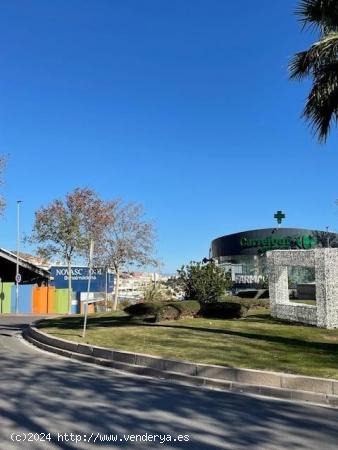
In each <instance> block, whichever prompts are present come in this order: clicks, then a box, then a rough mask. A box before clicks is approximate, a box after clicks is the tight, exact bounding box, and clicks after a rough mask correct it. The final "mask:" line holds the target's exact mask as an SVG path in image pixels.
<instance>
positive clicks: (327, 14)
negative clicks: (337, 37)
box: [295, 0, 338, 34]
mask: <svg viewBox="0 0 338 450" xmlns="http://www.w3.org/2000/svg"><path fill="white" fill-rule="evenodd" d="M295 13H296V14H297V15H298V16H299V17H300V21H301V22H302V23H303V26H304V27H306V26H314V27H316V28H319V29H320V30H321V32H322V33H323V34H325V33H327V32H329V31H335V30H337V29H338V2H337V0H301V1H300V2H299V5H298V7H297V8H296V10H295Z"/></svg>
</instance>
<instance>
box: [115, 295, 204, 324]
mask: <svg viewBox="0 0 338 450" xmlns="http://www.w3.org/2000/svg"><path fill="white" fill-rule="evenodd" d="M124 311H125V312H126V313H127V314H129V315H130V316H133V317H140V318H145V317H155V320H156V321H160V320H176V319H179V318H181V317H190V316H195V315H196V314H198V312H199V311H200V304H199V302H198V301H196V300H182V301H176V302H165V303H164V302H161V303H159V302H157V303H155V302H144V303H136V304H135V305H131V306H128V307H127V308H125V309H124Z"/></svg>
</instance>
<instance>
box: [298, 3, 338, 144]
mask: <svg viewBox="0 0 338 450" xmlns="http://www.w3.org/2000/svg"><path fill="white" fill-rule="evenodd" d="M296 14H297V15H298V16H299V17H300V21H301V23H302V25H303V29H304V28H309V27H311V28H313V29H315V31H316V32H317V33H318V40H317V41H316V42H315V43H314V44H313V45H312V46H311V47H310V48H309V49H308V50H305V51H302V52H299V53H296V54H295V56H294V57H293V59H292V60H291V62H290V66H289V72H290V78H291V79H298V80H302V79H303V78H306V77H310V78H312V88H311V90H310V93H309V95H308V97H307V100H306V104H305V109H304V112H303V116H304V117H305V119H306V120H307V121H308V122H309V123H310V125H311V126H312V128H313V129H314V132H315V134H317V135H318V139H319V141H320V142H325V141H326V139H327V137H328V134H329V131H330V125H331V123H332V122H335V123H337V119H338V59H337V51H338V2H337V0H301V1H299V5H298V8H297V10H296Z"/></svg>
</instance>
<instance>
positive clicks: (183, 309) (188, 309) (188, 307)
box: [170, 300, 201, 317]
mask: <svg viewBox="0 0 338 450" xmlns="http://www.w3.org/2000/svg"><path fill="white" fill-rule="evenodd" d="M170 305H175V306H176V307H177V308H178V309H179V310H180V313H181V315H182V316H183V317H189V316H196V315H197V314H198V313H199V312H200V310H201V305H200V302H198V301H197V300H182V301H180V302H171V303H170Z"/></svg>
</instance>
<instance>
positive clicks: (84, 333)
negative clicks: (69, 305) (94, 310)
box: [82, 239, 94, 339]
mask: <svg viewBox="0 0 338 450" xmlns="http://www.w3.org/2000/svg"><path fill="white" fill-rule="evenodd" d="M93 252H94V241H93V240H92V239H91V240H90V248H89V264H88V268H89V270H88V272H89V273H88V286H87V301H86V302H83V307H84V323H83V334H82V337H83V339H84V338H85V337H86V328H87V317H88V301H89V292H90V281H91V276H92V266H93Z"/></svg>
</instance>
